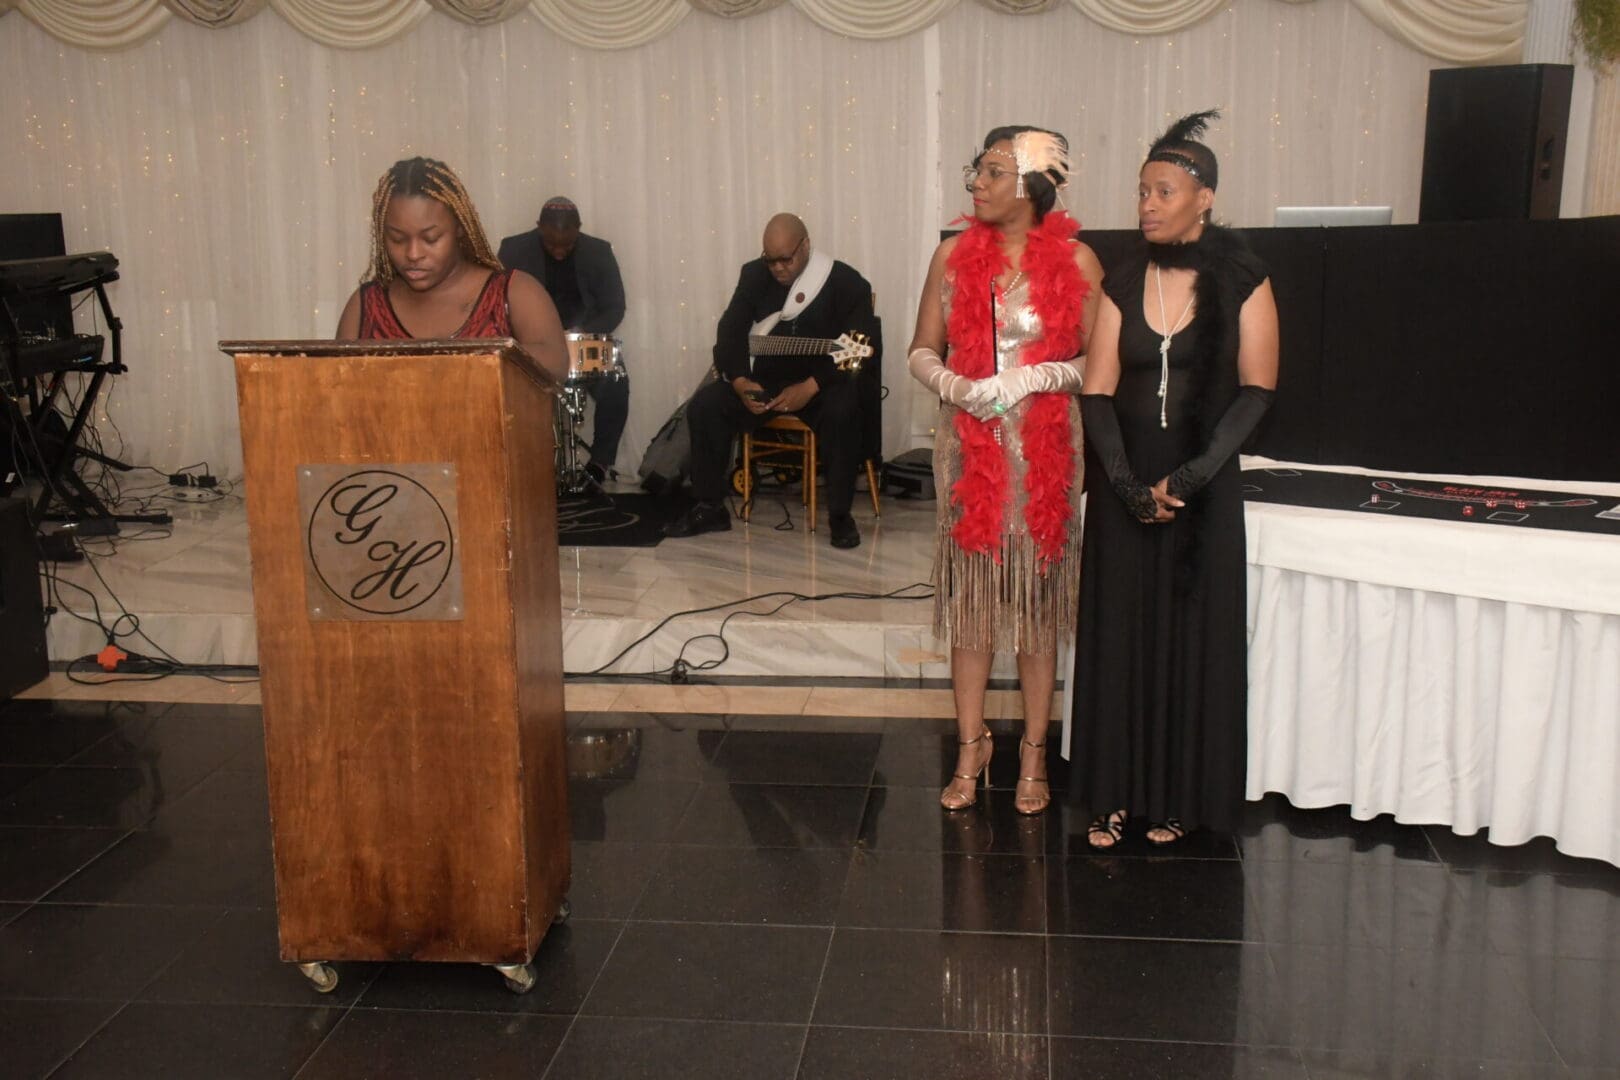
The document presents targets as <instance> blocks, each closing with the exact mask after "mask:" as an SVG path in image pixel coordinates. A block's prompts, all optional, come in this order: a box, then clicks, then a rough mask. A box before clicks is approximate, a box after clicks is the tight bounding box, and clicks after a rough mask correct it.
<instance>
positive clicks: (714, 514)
mask: <svg viewBox="0 0 1620 1080" xmlns="http://www.w3.org/2000/svg"><path fill="white" fill-rule="evenodd" d="M730 529H731V511H729V510H727V509H726V506H725V504H724V503H710V502H700V503H693V504H692V505H691V506H690V507H688V508H687V510H686V513H684V514H682V515H681V516H680V517H678V518H676V519H675V520H674V521H671V522H668V523H667V524H665V525H664V535H665V536H673V537H682V536H700V535H702V534H703V533H711V532H728V531H730Z"/></svg>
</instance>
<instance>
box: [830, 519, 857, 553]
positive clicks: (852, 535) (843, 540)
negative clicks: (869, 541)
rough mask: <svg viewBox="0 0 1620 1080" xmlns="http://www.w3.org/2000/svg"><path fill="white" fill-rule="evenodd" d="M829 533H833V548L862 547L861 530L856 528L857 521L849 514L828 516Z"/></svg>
mask: <svg viewBox="0 0 1620 1080" xmlns="http://www.w3.org/2000/svg"><path fill="white" fill-rule="evenodd" d="M827 531H828V532H830V533H832V546H833V547H835V548H852V547H860V546H861V530H859V529H857V528H856V527H855V519H854V518H852V517H850V516H849V515H848V514H828V515H827Z"/></svg>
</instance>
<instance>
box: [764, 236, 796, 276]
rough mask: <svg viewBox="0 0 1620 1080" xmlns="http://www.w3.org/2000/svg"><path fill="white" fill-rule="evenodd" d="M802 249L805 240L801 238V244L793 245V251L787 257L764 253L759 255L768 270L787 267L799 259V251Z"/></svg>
mask: <svg viewBox="0 0 1620 1080" xmlns="http://www.w3.org/2000/svg"><path fill="white" fill-rule="evenodd" d="M802 247H804V238H803V237H800V239H799V242H798V243H797V244H794V245H793V250H792V251H790V252H788V253H787V254H786V255H767V254H765V253H764V252H763V251H762V252H760V253H759V257H760V259H761V261H763V262H764V263H765V266H766V268H767V269H769V268H771V267H776V266H786V265H788V264H789V263H791V262H792V261H793V260H794V259H796V258H798V257H799V249H800V248H802Z"/></svg>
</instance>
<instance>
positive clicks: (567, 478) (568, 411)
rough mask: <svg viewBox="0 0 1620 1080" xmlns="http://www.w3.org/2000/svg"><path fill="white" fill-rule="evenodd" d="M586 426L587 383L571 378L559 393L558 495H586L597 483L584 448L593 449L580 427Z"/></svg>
mask: <svg viewBox="0 0 1620 1080" xmlns="http://www.w3.org/2000/svg"><path fill="white" fill-rule="evenodd" d="M584 425H585V384H584V382H583V381H578V380H574V379H570V380H569V381H568V383H567V384H566V385H565V386H564V387H563V389H562V393H560V394H558V395H557V494H558V495H559V496H568V495H582V494H584V493H585V492H587V491H589V490H590V488H591V487H592V486H593V485H592V481H591V474H590V473H588V472H586V471H585V463H584V460H583V459H582V457H581V455H580V451H581V450H589V449H590V447H589V446H588V445H586V443H585V440H584V439H582V438H580V435H579V430H580V428H582V427H584Z"/></svg>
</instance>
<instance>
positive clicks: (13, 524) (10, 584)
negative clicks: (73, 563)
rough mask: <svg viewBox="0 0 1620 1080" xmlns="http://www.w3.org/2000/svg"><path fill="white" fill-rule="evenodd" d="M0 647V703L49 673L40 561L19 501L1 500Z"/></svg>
mask: <svg viewBox="0 0 1620 1080" xmlns="http://www.w3.org/2000/svg"><path fill="white" fill-rule="evenodd" d="M0 642H4V643H5V644H4V645H3V646H0V701H8V700H10V699H11V697H12V696H13V695H15V694H16V693H18V692H19V691H22V690H26V689H28V688H29V687H30V686H33V685H34V684H35V683H38V682H42V681H43V680H44V678H45V676H46V675H48V674H49V673H50V664H49V663H48V662H47V660H46V658H45V607H44V604H43V603H42V602H41V600H40V595H39V560H38V558H37V557H36V556H35V554H34V530H33V527H32V526H31V525H30V524H29V521H28V507H27V505H26V504H25V503H24V502H23V501H22V500H21V499H0Z"/></svg>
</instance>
